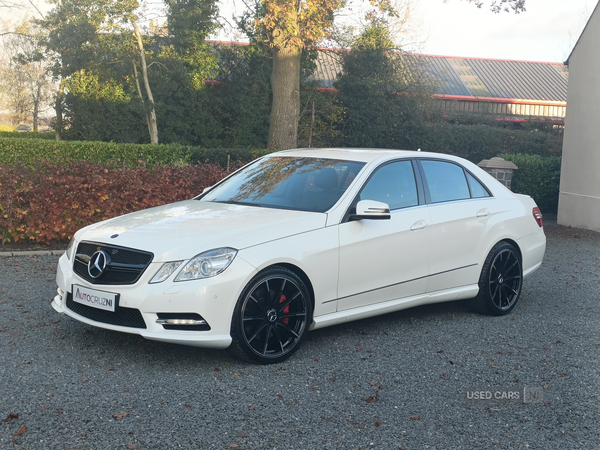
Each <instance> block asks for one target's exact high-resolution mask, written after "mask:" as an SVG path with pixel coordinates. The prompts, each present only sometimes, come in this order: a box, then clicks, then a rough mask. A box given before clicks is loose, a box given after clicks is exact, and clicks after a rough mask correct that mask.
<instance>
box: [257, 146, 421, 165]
mask: <svg viewBox="0 0 600 450" xmlns="http://www.w3.org/2000/svg"><path fill="white" fill-rule="evenodd" d="M423 153H424V152H423ZM416 154H419V155H420V154H421V152H416V151H411V150H394V149H381V148H376V149H373V148H294V149H291V150H283V151H280V152H277V153H270V154H269V155H267V156H269V157H270V156H282V155H283V156H296V157H301V156H308V157H314V156H319V157H321V158H330V159H342V160H343V159H348V160H352V161H360V162H371V161H375V160H377V159H379V158H381V157H388V156H390V155H401V156H415V155H416Z"/></svg>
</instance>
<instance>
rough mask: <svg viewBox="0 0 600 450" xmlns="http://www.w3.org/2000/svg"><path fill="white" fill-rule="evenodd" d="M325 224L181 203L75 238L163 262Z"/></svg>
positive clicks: (320, 218)
mask: <svg viewBox="0 0 600 450" xmlns="http://www.w3.org/2000/svg"><path fill="white" fill-rule="evenodd" d="M326 220H327V214H324V213H312V212H304V211H290V210H284V209H273V208H260V207H254V206H243V205H229V204H223V203H213V202H203V201H199V200H186V201H183V202H178V203H172V204H169V205H164V206H159V207H156V208H150V209H146V210H143V211H138V212H134V213H131V214H126V215H124V216H120V217H115V218H114V219H109V220H105V221H103V222H100V223H97V224H95V225H92V226H90V227H88V228H86V229H84V230H82V232H81V233H79V234H78V235H77V240H78V241H82V240H85V241H93V242H99V243H107V244H113V245H119V246H122V247H130V248H136V249H139V250H146V251H149V252H152V253H154V261H155V262H164V261H176V260H181V259H188V258H191V257H193V256H195V255H197V254H198V253H202V252H204V251H207V250H211V249H214V248H219V247H233V248H235V249H238V250H241V249H243V248H247V247H252V246H254V245H257V244H262V243H264V242H268V241H273V240H277V239H281V238H283V237H286V236H291V235H294V234H299V233H305V232H307V231H311V230H315V229H317V228H322V227H324V226H325V223H326ZM114 235H118V236H117V237H115V238H112V237H111V236H114Z"/></svg>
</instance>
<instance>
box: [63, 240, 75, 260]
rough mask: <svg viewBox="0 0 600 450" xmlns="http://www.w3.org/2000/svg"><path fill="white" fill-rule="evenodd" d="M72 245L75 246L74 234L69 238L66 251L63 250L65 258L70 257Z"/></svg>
mask: <svg viewBox="0 0 600 450" xmlns="http://www.w3.org/2000/svg"><path fill="white" fill-rule="evenodd" d="M74 247H75V236H73V238H71V240H70V241H69V245H68V246H67V251H66V252H65V253H66V254H67V259H71V253H73V248H74Z"/></svg>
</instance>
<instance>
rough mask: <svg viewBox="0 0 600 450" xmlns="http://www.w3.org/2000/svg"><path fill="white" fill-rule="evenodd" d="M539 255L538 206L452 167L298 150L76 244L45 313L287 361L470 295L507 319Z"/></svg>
mask: <svg viewBox="0 0 600 450" xmlns="http://www.w3.org/2000/svg"><path fill="white" fill-rule="evenodd" d="M545 248H546V237H545V235H544V230H543V218H542V214H541V213H540V210H539V209H538V208H537V206H536V204H535V202H534V201H533V200H532V199H531V198H530V197H527V196H525V195H519V194H513V193H512V192H511V191H509V190H508V189H507V188H505V187H504V186H503V185H502V184H500V183H499V182H498V181H496V180H495V179H494V178H493V177H491V176H490V175H488V174H487V173H486V172H484V171H483V170H481V169H480V168H478V167H477V166H476V165H474V164H472V163H470V162H468V161H466V160H464V159H461V158H458V157H454V156H449V155H442V154H435V153H425V152H412V151H396V150H366V149H365V150H362V149H353V150H349V149H303V150H289V151H283V152H278V153H272V154H270V155H267V156H265V157H262V158H260V159H258V160H256V161H254V162H252V163H250V164H248V165H246V166H245V167H243V168H242V169H240V170H238V171H237V172H235V173H233V174H232V175H230V176H228V177H227V178H225V179H224V180H222V181H221V182H219V183H218V184H216V185H214V186H212V187H210V188H208V189H206V190H205V192H203V193H202V194H201V195H199V196H198V197H196V198H194V199H191V200H186V201H182V202H178V203H173V204H169V205H164V206H160V207H156V208H151V209H147V210H144V211H139V212H135V213H132V214H127V215H125V216H121V217H116V218H114V219H110V220H106V221H104V222H100V223H97V224H94V225H90V226H88V227H86V228H83V229H82V230H80V231H79V232H77V233H76V235H75V236H74V238H73V239H72V241H71V243H70V244H69V248H68V250H67V252H66V253H65V254H64V255H63V256H62V257H61V258H60V260H59V263H58V273H57V277H56V280H57V284H58V295H57V296H56V297H55V298H54V301H53V302H52V306H53V307H54V309H55V310H56V311H58V312H59V313H63V314H67V315H69V316H71V317H73V318H74V319H77V320H79V321H81V322H84V323H86V324H88V325H93V326H96V327H101V328H106V329H109V330H115V331H122V332H125V333H135V334H139V335H141V336H143V337H144V338H147V339H152V340H158V341H164V342H171V343H176V344H185V345H193V346H198V347H210V348H219V349H225V348H228V347H229V348H231V350H232V351H233V352H234V353H235V354H236V355H237V356H238V357H240V358H242V359H244V360H246V361H250V362H255V363H260V364H269V363H278V362H281V361H284V360H285V359H287V358H289V357H290V356H291V355H292V354H293V353H294V352H295V351H296V350H298V347H299V346H300V345H301V343H302V341H303V340H304V339H305V337H306V335H307V333H308V331H309V330H314V329H317V328H322V327H327V326H330V325H335V324H338V323H342V322H347V321H350V320H358V319H363V318H366V317H371V316H375V315H378V314H384V313H388V312H391V311H398V310H401V309H405V308H411V307H413V306H418V305H423V304H428V303H439V302H447V301H453V300H460V299H470V303H471V305H472V307H473V309H474V310H475V311H477V312H480V313H484V314H489V315H493V316H498V315H504V314H508V313H509V312H510V311H512V309H513V308H514V307H515V305H516V304H517V301H518V299H519V295H520V293H521V289H522V286H523V280H524V278H526V277H527V276H528V275H530V274H531V273H533V272H534V271H535V270H536V269H538V268H539V267H540V265H541V263H542V259H543V257H544V252H545Z"/></svg>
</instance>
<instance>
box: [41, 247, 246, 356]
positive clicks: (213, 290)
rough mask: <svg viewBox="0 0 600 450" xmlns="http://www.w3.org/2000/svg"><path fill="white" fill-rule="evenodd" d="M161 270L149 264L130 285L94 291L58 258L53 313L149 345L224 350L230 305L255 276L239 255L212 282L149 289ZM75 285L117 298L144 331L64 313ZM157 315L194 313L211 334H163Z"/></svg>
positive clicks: (168, 283) (227, 341)
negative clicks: (131, 336)
mask: <svg viewBox="0 0 600 450" xmlns="http://www.w3.org/2000/svg"><path fill="white" fill-rule="evenodd" d="M186 262H187V261H186ZM184 264H185V262H184ZM161 265H162V263H151V264H150V266H149V267H148V269H147V270H146V271H145V272H144V274H143V275H142V277H141V278H140V279H139V280H138V282H137V283H135V284H134V285H94V284H91V283H88V282H87V281H85V280H84V279H82V278H80V277H79V276H78V275H77V274H76V273H74V272H73V269H72V263H71V261H70V260H68V259H67V257H66V255H63V256H62V257H61V258H60V260H59V262H58V269H57V274H56V282H57V284H58V288H59V294H58V295H56V297H54V300H53V301H52V307H53V308H54V310H56V311H57V312H59V313H61V314H66V315H68V316H70V317H72V318H74V319H76V320H78V321H80V322H83V323H86V324H88V325H93V326H95V327H99V328H104V329H107V330H114V331H121V332H123V333H131V334H138V335H140V336H142V337H144V338H146V339H149V340H155V341H161V342H169V343H173V344H183V345H190V346H195V347H205V348H216V349H224V348H227V347H229V345H230V344H231V335H230V330H231V318H232V315H233V310H234V308H235V304H236V302H237V299H238V297H239V296H240V294H241V291H242V289H243V288H244V286H245V285H246V284H247V283H248V281H249V280H250V279H251V278H252V276H254V275H255V274H256V269H255V268H254V267H252V266H251V265H250V264H248V263H246V262H245V261H244V260H242V259H241V258H240V257H239V255H238V257H237V258H236V259H235V260H234V261H233V262H232V263H231V265H230V266H229V267H228V268H227V270H225V271H224V272H223V273H221V274H219V275H217V276H215V277H212V278H207V279H203V280H193V281H184V282H177V283H175V282H173V281H172V278H173V276H172V277H171V278H170V279H168V280H167V281H164V282H163V283H157V284H149V283H148V282H149V281H150V279H151V278H152V276H154V274H155V273H156V271H157V270H158V269H159V268H160V266H161ZM74 284H77V285H80V286H84V287H87V288H90V289H97V290H102V291H109V292H113V293H118V294H120V300H119V306H123V307H126V308H132V309H137V310H139V312H140V313H141V315H142V317H143V319H144V322H145V324H146V328H145V329H143V328H133V327H126V326H119V325H113V324H109V323H104V322H98V321H95V320H91V319H89V318H86V317H83V316H81V315H79V314H77V313H76V312H74V311H72V310H71V309H69V308H68V307H67V293H68V292H70V293H72V286H73V285H74ZM159 313H182V314H188V313H196V314H199V315H200V316H202V317H203V318H204V320H206V322H207V323H208V324H209V325H210V330H208V331H191V330H190V331H188V330H167V329H165V328H164V327H163V325H162V324H161V323H157V321H159V318H158V314H159ZM159 322H160V321H159Z"/></svg>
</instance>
